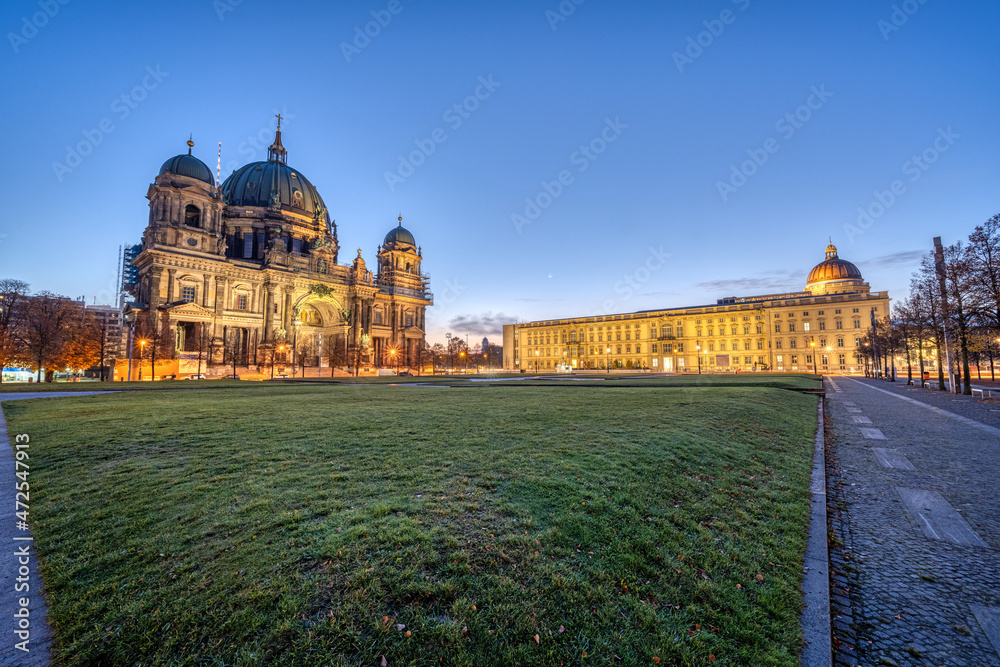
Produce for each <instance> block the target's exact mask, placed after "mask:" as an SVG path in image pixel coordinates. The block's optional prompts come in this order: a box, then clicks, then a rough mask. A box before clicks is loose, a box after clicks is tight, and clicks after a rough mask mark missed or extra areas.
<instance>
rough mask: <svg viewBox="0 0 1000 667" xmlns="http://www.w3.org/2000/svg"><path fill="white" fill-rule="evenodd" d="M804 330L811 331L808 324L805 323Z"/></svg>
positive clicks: (803, 324)
mask: <svg viewBox="0 0 1000 667" xmlns="http://www.w3.org/2000/svg"><path fill="white" fill-rule="evenodd" d="M802 330H803V331H809V330H810V328H809V323H808V322H803V323H802Z"/></svg>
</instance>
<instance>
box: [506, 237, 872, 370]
mask: <svg viewBox="0 0 1000 667" xmlns="http://www.w3.org/2000/svg"><path fill="white" fill-rule="evenodd" d="M873 309H874V315H875V317H876V319H881V318H885V317H888V316H889V295H888V293H887V292H872V291H871V288H870V287H869V285H868V283H866V282H864V279H863V278H862V276H861V272H860V271H859V270H858V268H857V267H856V266H855V265H854V264H852V263H850V262H848V261H845V260H842V259H840V258H839V257H838V256H837V248H836V247H834V246H833V245H832V244H831V245H830V246H828V247H827V249H826V258H825V259H824V260H823V261H822V262H821V263H820V264H818V265H817V266H816V267H815V268H813V270H812V271H810V273H809V277H808V279H807V282H806V286H805V289H804V290H803V291H801V292H795V293H790V294H767V295H760V296H748V297H728V298H724V299H719V300H718V302H717V303H715V304H714V305H706V306H691V307H684V308H666V309H663V310H650V311H643V312H637V313H625V314H620V315H601V316H594V317H575V318H567V319H561V320H543V321H538V322H526V323H523V324H509V325H505V326H504V331H503V336H504V338H503V346H504V368H505V369H507V370H523V371H526V372H535V371H536V370H537V371H539V372H541V371H555V370H560V369H561V370H570V369H607V368H609V367H610V368H612V369H615V368H633V369H648V370H653V371H664V372H684V371H688V372H692V371H698V370H699V369H701V370H703V371H715V372H735V371H737V370H738V371H754V370H775V371H799V372H811V371H814V370H815V371H818V372H821V373H822V372H832V373H859V372H862V371H863V370H864V367H863V365H862V362H859V361H858V359H857V358H856V355H855V351H856V350H857V349H858V348H859V346H860V345H861V339H862V337H863V336H864V335H865V333H866V332H867V331H868V328H869V327H870V325H871V315H872V311H873Z"/></svg>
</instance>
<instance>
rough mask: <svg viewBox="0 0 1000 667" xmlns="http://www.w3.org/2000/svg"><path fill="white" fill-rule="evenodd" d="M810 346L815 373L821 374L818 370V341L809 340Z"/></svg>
mask: <svg viewBox="0 0 1000 667" xmlns="http://www.w3.org/2000/svg"><path fill="white" fill-rule="evenodd" d="M809 348H810V352H811V354H810V355H809V356H811V357H812V359H813V375H819V373H818V372H817V371H816V341H814V340H813V341H809Z"/></svg>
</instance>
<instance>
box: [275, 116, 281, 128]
mask: <svg viewBox="0 0 1000 667" xmlns="http://www.w3.org/2000/svg"><path fill="white" fill-rule="evenodd" d="M274 117H275V118H277V119H278V129H279V130H280V129H281V114H280V113H276V114H274Z"/></svg>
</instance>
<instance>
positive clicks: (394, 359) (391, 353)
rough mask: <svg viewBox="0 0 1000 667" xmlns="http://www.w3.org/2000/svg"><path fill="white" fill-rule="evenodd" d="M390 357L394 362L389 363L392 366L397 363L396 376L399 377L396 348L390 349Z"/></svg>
mask: <svg viewBox="0 0 1000 667" xmlns="http://www.w3.org/2000/svg"><path fill="white" fill-rule="evenodd" d="M389 356H390V357H392V361H390V362H389V363H390V364H391V363H392V362H393V361H394V362H396V375H399V358H398V357H397V356H396V348H394V347H390V348H389Z"/></svg>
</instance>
